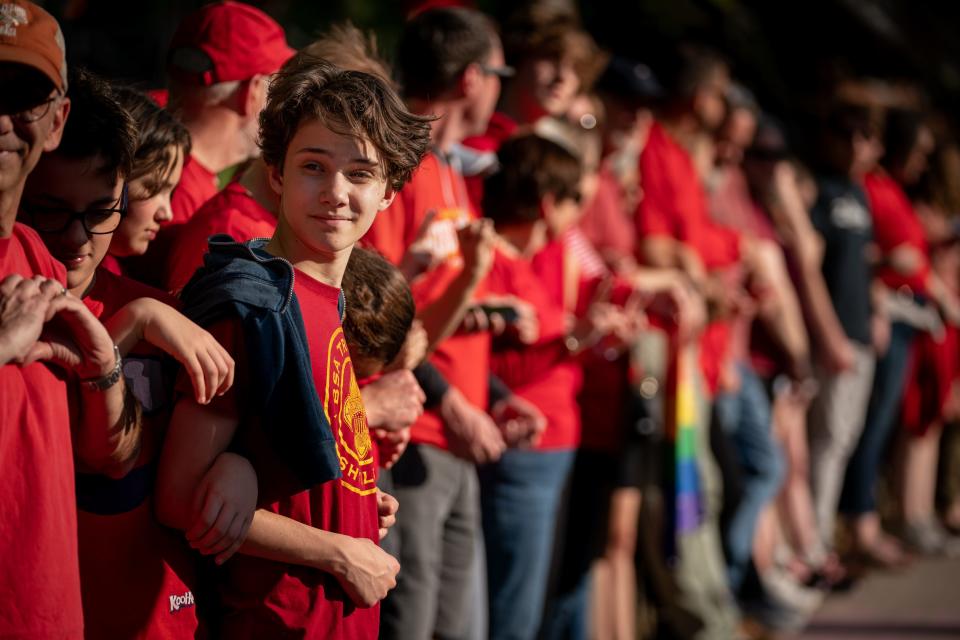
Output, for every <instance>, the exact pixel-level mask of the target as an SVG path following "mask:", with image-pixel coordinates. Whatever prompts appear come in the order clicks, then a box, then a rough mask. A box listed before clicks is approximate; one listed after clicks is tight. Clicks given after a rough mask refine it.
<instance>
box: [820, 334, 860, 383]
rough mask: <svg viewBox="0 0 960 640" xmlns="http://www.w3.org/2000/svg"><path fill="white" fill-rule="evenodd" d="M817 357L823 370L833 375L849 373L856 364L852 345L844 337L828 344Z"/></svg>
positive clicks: (855, 355)
mask: <svg viewBox="0 0 960 640" xmlns="http://www.w3.org/2000/svg"><path fill="white" fill-rule="evenodd" d="M819 356H820V361H821V363H822V365H823V366H824V368H826V369H827V371H829V372H831V373H834V374H837V373H844V372H846V371H850V370H851V369H853V367H854V366H855V365H856V362H857V353H856V351H855V350H854V348H853V343H852V342H850V340H849V339H848V338H847V337H846V336H842V337H839V338H837V339H836V340H833V341H831V342H830V343H828V344H827V345H826V348H824V349H823V350H822V352H821V353H820V354H819Z"/></svg>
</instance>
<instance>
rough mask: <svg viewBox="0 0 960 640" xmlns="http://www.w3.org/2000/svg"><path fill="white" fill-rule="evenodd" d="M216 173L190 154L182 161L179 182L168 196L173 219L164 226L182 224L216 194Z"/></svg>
mask: <svg viewBox="0 0 960 640" xmlns="http://www.w3.org/2000/svg"><path fill="white" fill-rule="evenodd" d="M217 191H218V189H217V174H216V173H214V172H213V171H210V170H209V169H207V168H206V167H205V166H203V165H202V164H200V163H199V162H197V160H196V159H195V158H194V157H193V156H192V155H191V156H188V157H187V159H186V162H184V163H183V173H181V174H180V182H178V183H177V188H176V189H174V191H173V196H172V197H171V198H170V210H171V212H172V213H173V219H172V220H170V221H169V222H167V223H166V225H165V226H175V225H178V224H183V223H185V222H186V221H187V220H189V219H190V218H192V217H193V214H194V213H196V212H197V211H198V210H199V209H200V207H202V206H203V204H204V203H205V202H206V201H207V200H209V199H210V198H212V197H213V196H215V195H217Z"/></svg>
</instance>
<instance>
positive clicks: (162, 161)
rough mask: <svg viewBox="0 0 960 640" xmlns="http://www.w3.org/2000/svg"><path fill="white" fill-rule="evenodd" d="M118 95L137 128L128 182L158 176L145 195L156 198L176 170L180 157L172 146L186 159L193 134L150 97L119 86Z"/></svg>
mask: <svg viewBox="0 0 960 640" xmlns="http://www.w3.org/2000/svg"><path fill="white" fill-rule="evenodd" d="M115 92H116V95H117V100H119V102H120V104H121V105H123V107H124V108H125V109H126V110H127V113H129V114H130V116H131V117H132V118H133V121H134V123H135V124H136V127H137V150H136V153H135V154H134V156H133V170H132V171H131V172H130V174H129V175H128V176H127V180H128V181H132V180H139V179H140V178H143V177H145V176H156V178H157V179H156V180H155V181H154V182H153V183H150V182H149V181H147V184H146V185H145V186H146V187H147V193H146V194H143V196H142V197H146V198H152V197H153V196H155V195H157V193H159V192H160V190H161V188H162V187H163V183H164V182H166V181H167V178H168V177H169V174H170V173H171V172H172V170H173V163H174V159H175V157H176V156H175V155H173V154H171V153H170V147H177V148H178V149H179V153H180V154H182V155H183V157H184V158H185V157H186V156H188V155H189V154H190V132H189V131H187V128H186V127H185V126H184V125H183V123H182V122H180V121H179V120H177V118H176V117H174V116H173V114H171V113H170V112H169V111H167V110H166V109H163V108H161V107H160V105H158V104H157V103H156V102H154V101H153V100H151V99H150V97H149V96H148V95H147V94H145V93H143V92H141V91H137V90H136V89H132V88H130V87H117V88H116V89H115Z"/></svg>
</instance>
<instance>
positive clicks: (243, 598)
mask: <svg viewBox="0 0 960 640" xmlns="http://www.w3.org/2000/svg"><path fill="white" fill-rule="evenodd" d="M294 292H295V294H296V296H297V301H298V303H299V305H300V310H301V312H302V314H303V317H304V320H305V322H304V328H305V329H306V334H307V345H308V348H309V350H310V364H311V368H312V369H313V380H314V385H315V386H316V389H317V393H318V394H319V395H320V400H321V401H322V403H323V407H324V411H325V413H326V415H327V418H328V420H329V422H330V427H331V429H332V431H333V436H334V440H335V442H336V446H337V452H338V455H339V457H340V469H341V471H342V472H343V477H342V478H341V479H339V480H334V481H331V482H325V483H323V484H319V485H317V486H315V487H313V488H311V489H309V490H306V491H300V492H298V493H295V494H293V495H291V494H290V492H289V491H288V490H285V489H284V487H285V486H288V485H287V481H288V479H289V471H288V470H287V469H286V467H285V465H284V464H283V463H282V461H280V460H279V459H278V458H277V456H276V455H275V454H274V453H273V450H272V447H271V445H270V444H269V440H268V437H267V434H266V433H265V432H264V431H263V429H261V428H259V426H258V425H257V424H256V423H255V422H249V423H245V424H243V425H242V426H241V428H240V431H238V433H237V436H236V438H237V441H238V443H239V444H240V446H241V449H242V450H243V451H244V452H247V453H248V454H249V457H250V461H251V463H252V464H253V465H254V468H255V469H256V471H257V479H258V482H259V484H260V499H261V500H260V502H261V504H260V507H261V508H265V509H269V510H270V511H273V512H274V513H278V514H280V515H283V516H287V517H289V518H292V519H294V520H297V521H298V522H302V523H304V524H307V525H310V526H312V527H316V528H318V529H323V530H326V531H332V532H334V533H341V534H344V535H348V536H352V537H354V538H368V539H370V540H372V541H374V542H377V541H378V540H379V535H378V530H379V527H378V517H377V496H376V491H377V486H376V480H377V465H376V462H375V460H374V451H373V449H374V447H373V444H372V441H371V439H370V432H369V429H368V427H367V418H366V413H365V411H364V407H363V400H362V398H361V396H360V389H359V387H358V385H357V380H356V377H355V376H354V372H353V363H352V362H351V360H350V353H349V351H348V349H347V343H346V340H345V339H344V337H343V329H342V328H341V327H340V316H339V314H338V311H337V301H338V295H339V291H338V290H337V289H335V288H333V287H330V286H328V285H325V284H323V283H321V282H318V281H316V280H314V279H312V278H310V276H308V275H306V274H305V273H303V272H301V271H297V272H296V279H295V284H294ZM237 326H238V325H229V324H228V325H220V326H219V327H215V329H216V335H217V336H218V338H219V339H220V340H221V344H224V346H226V347H227V348H228V350H229V351H230V352H231V353H237V352H239V351H240V350H241V349H242V344H241V343H242V337H241V336H240V335H239V334H238V333H237ZM241 362H242V360H241ZM251 366H255V365H254V364H251ZM235 388H236V387H235ZM241 394H242V391H237V392H236V393H235V394H234V395H235V397H237V398H241V397H242V395H241ZM241 410H242V407H241ZM221 577H222V579H221V581H220V591H221V595H222V598H223V605H224V607H225V611H224V618H223V626H222V636H223V637H224V638H257V639H259V638H279V637H298V638H343V639H347V638H350V639H353V638H376V636H377V630H378V628H379V621H380V607H379V605H377V606H375V607H372V608H369V609H358V608H356V607H355V606H354V605H353V604H352V603H351V601H350V599H349V598H348V597H347V595H346V593H345V592H344V591H343V589H342V588H341V587H340V585H339V583H338V582H337V580H336V579H335V578H334V577H333V576H332V575H331V574H328V573H323V572H320V571H318V570H316V569H311V568H308V567H301V566H294V565H288V564H282V563H279V562H272V561H269V560H262V559H260V558H254V557H251V556H243V555H238V556H235V557H234V558H232V559H231V560H230V561H229V562H227V563H226V564H225V565H224V566H223V574H222V576H221Z"/></svg>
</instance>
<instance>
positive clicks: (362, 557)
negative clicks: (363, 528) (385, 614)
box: [331, 536, 400, 608]
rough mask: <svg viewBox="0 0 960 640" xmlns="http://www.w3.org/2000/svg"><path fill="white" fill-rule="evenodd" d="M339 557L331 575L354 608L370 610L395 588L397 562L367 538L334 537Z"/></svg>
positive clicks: (332, 566)
mask: <svg viewBox="0 0 960 640" xmlns="http://www.w3.org/2000/svg"><path fill="white" fill-rule="evenodd" d="M338 540H339V544H338V546H337V549H338V551H339V554H338V555H339V557H338V558H337V559H336V560H334V561H333V562H332V563H331V573H332V574H333V576H334V577H335V578H336V579H337V582H339V583H340V586H341V587H343V590H344V591H345V592H346V593H347V597H349V598H350V600H351V602H353V603H354V604H355V605H357V606H358V607H362V608H370V607H372V606H374V605H375V604H377V603H378V602H380V601H381V600H383V599H384V598H385V597H387V592H389V591H390V589H393V588H394V587H395V586H397V573H399V571H400V563H399V562H397V560H396V558H394V557H393V556H391V555H390V554H389V553H387V552H386V551H384V550H383V549H381V548H380V547H378V546H377V545H376V543H374V542H373V541H372V540H370V539H368V538H351V537H350V536H341V537H340V538H338Z"/></svg>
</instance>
